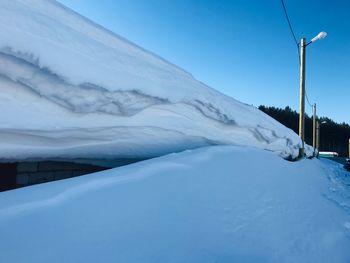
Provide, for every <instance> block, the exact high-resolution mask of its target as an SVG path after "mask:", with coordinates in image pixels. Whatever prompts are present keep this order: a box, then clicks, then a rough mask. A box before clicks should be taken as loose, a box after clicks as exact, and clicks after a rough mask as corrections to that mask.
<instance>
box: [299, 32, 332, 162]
mask: <svg viewBox="0 0 350 263" xmlns="http://www.w3.org/2000/svg"><path fill="white" fill-rule="evenodd" d="M326 36H327V33H326V32H324V31H322V32H320V33H318V35H317V36H315V37H314V38H313V39H311V41H310V42H308V43H306V39H305V38H304V37H303V38H302V39H301V40H300V44H299V45H300V114H299V136H300V139H301V148H300V149H299V158H302V157H304V151H305V150H304V149H305V148H304V143H305V48H306V46H308V45H310V44H311V43H313V42H316V41H317V40H319V39H323V38H325V37H326Z"/></svg>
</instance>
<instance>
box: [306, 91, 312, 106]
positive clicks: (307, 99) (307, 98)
mask: <svg viewBox="0 0 350 263" xmlns="http://www.w3.org/2000/svg"><path fill="white" fill-rule="evenodd" d="M305 97H306V101H307V103H308V104H309V106H310V107H311V108H312V107H313V105H312V104H311V103H310V101H309V97H308V96H307V92H306V89H305Z"/></svg>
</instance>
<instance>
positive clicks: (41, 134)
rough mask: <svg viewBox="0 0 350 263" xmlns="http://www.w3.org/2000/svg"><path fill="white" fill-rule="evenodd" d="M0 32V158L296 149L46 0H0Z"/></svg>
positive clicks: (221, 99) (230, 103)
mask: <svg viewBox="0 0 350 263" xmlns="http://www.w3.org/2000/svg"><path fill="white" fill-rule="evenodd" d="M0 33H1V38H0V111H1V117H0V146H1V147H0V159H26V158H67V157H68V158H96V157H99V158H149V157H154V156H159V155H163V154H166V153H170V152H174V151H181V150H184V149H189V148H195V147H199V146H205V145H218V144H234V145H250V146H255V147H258V148H262V149H267V150H272V151H275V152H277V153H278V154H280V155H281V156H283V157H287V156H291V157H296V156H297V155H298V148H299V147H300V139H299V138H298V136H297V135H296V134H295V133H294V132H292V131H291V130H290V129H287V128H286V127H284V126H282V125H281V124H279V123H278V122H276V121H275V120H273V119H272V118H270V117H269V116H267V115H265V114H264V113H262V112H261V111H259V110H258V109H256V108H255V107H253V106H249V105H245V104H243V103H240V102H238V101H236V100H234V99H232V98H230V97H228V96H225V95H223V94H221V93H219V92H217V91H215V90H213V89H211V88H209V87H207V86H206V85H204V84H203V83H201V82H199V81H197V80H195V79H194V78H193V77H192V76H191V75H190V74H189V73H187V72H185V71H184V70H182V69H180V68H178V67H177V66H174V65H172V64H171V63H168V62H167V61H165V60H163V59H162V58H160V57H158V56H156V55H154V54H151V53H150V52H147V51H145V50H143V49H142V48H140V47H137V46H136V45H134V44H132V43H130V42H128V41H127V40H125V39H123V38H121V37H120V36H118V35H116V34H114V33H111V32H109V31H107V30H105V29H103V28H102V27H100V26H98V25H96V24H94V23H93V22H91V21H89V20H87V19H86V18H84V17H82V16H80V15H78V14H76V13H74V12H73V11H71V10H69V9H67V8H66V7H64V6H62V5H60V4H59V3H57V2H55V1H50V0H49V1H41V0H2V1H0ZM308 153H311V151H310V148H308Z"/></svg>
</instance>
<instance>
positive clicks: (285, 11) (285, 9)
mask: <svg viewBox="0 0 350 263" xmlns="http://www.w3.org/2000/svg"><path fill="white" fill-rule="evenodd" d="M281 3H282V7H283V11H284V14H285V15H286V19H287V22H288V26H289V30H290V32H291V33H292V36H293V39H294V42H295V44H296V45H297V50H298V58H299V64H300V50H299V42H298V41H297V38H296V37H295V34H294V30H293V27H292V24H291V23H290V19H289V16H288V12H287V8H286V6H285V4H284V1H283V0H281Z"/></svg>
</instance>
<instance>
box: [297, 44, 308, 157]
mask: <svg viewBox="0 0 350 263" xmlns="http://www.w3.org/2000/svg"><path fill="white" fill-rule="evenodd" d="M305 47H306V39H305V38H302V39H301V41H300V113H299V137H300V139H301V148H300V149H299V158H302V157H304V142H305Z"/></svg>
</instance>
